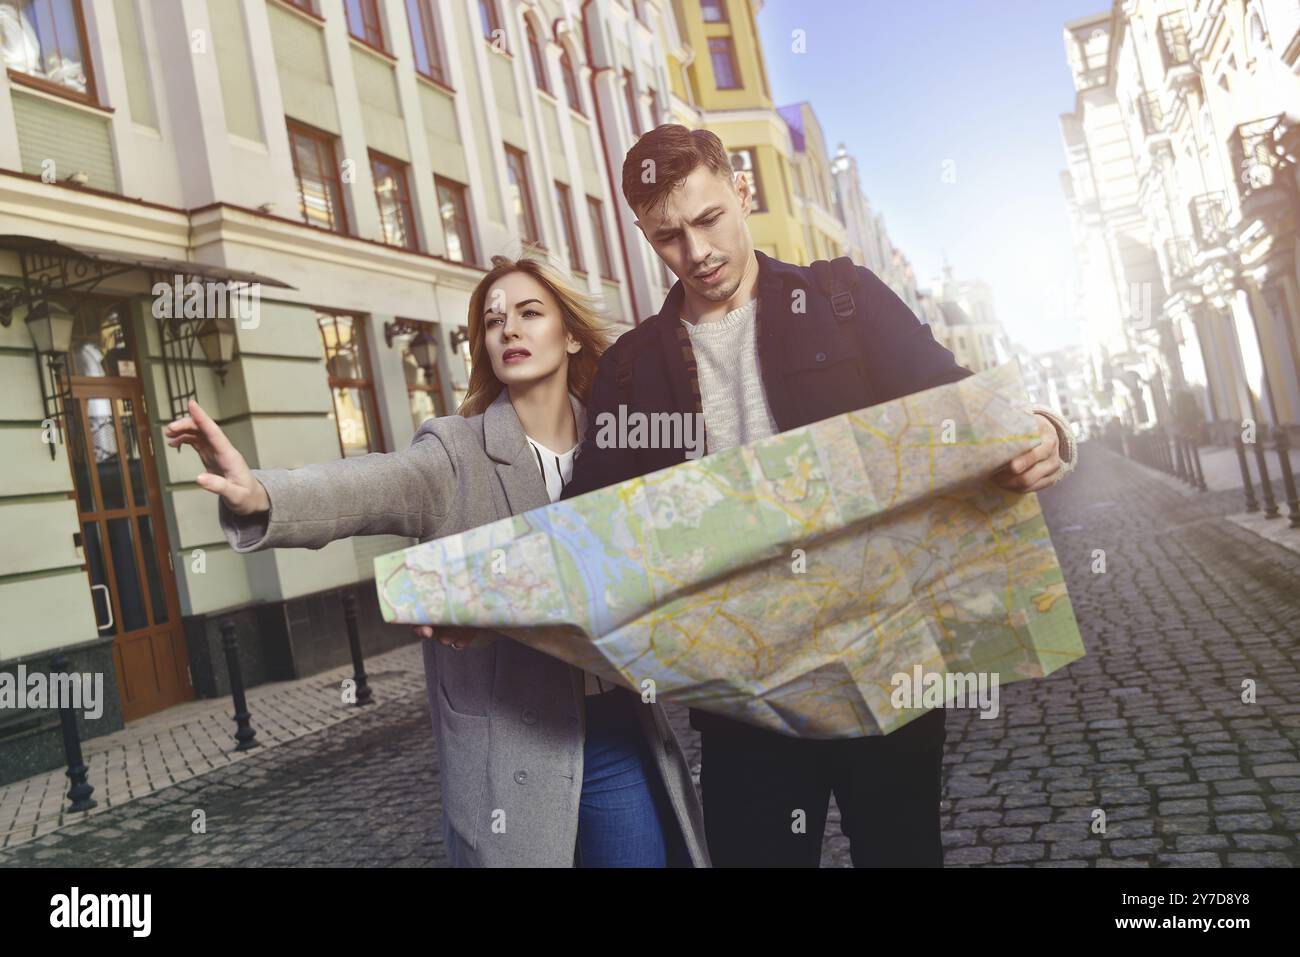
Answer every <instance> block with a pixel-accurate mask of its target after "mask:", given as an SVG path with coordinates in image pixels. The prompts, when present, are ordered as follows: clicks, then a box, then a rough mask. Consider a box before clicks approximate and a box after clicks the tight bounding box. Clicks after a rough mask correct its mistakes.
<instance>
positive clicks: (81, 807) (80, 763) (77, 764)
mask: <svg viewBox="0 0 1300 957" xmlns="http://www.w3.org/2000/svg"><path fill="white" fill-rule="evenodd" d="M71 667H72V662H71V661H69V660H68V656H67V655H65V654H59V655H55V657H54V660H53V661H51V662H50V668H51V671H50V678H51V679H53V678H54V676H55V675H56V674H67V673H68V672H69V671H70V670H71ZM50 686H51V687H55V684H54V682H53V680H51V682H50ZM59 725H60V726H61V728H62V730H63V754H64V756H65V757H66V758H67V759H68V780H70V781H71V782H72V786H71V787H70V788H68V800H69V801H71V802H72V806H71V807H69V808H68V810H69V811H89V810H90V809H91V808H92V807H94V806H95V805H96V804H98V803H99V802H98V801H94V800H92V799H91V797H90V796H91V795H92V794H94V793H95V787H94V785H92V784H90V782H88V781H87V780H86V774H87V770H88V769H87V768H86V762H85V761H84V760H83V759H82V757H81V736H80V735H79V734H77V716H76V715H74V714H73V713H72V707H71V705H69V704H68V703H67V702H64V703H63V704H61V705H60V706H59Z"/></svg>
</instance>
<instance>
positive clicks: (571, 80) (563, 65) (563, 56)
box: [560, 50, 582, 113]
mask: <svg viewBox="0 0 1300 957" xmlns="http://www.w3.org/2000/svg"><path fill="white" fill-rule="evenodd" d="M560 75H561V76H563V77H564V94H565V96H567V97H568V98H569V106H570V107H572V108H573V109H575V110H577V111H578V112H579V113H581V112H582V97H581V96H580V95H579V94H578V75H577V74H576V73H575V72H574V71H573V60H572V59H570V58H569V51H568V50H564V51H563V52H561V53H560Z"/></svg>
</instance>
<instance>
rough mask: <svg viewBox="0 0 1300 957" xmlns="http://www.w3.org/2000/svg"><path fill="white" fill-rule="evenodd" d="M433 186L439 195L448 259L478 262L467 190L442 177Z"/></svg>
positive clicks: (439, 208)
mask: <svg viewBox="0 0 1300 957" xmlns="http://www.w3.org/2000/svg"><path fill="white" fill-rule="evenodd" d="M433 184H434V188H435V189H436V190H437V193H438V215H439V216H440V217H441V218H442V234H443V236H444V237H445V240H446V243H447V258H448V259H454V260H455V261H456V262H458V263H476V262H478V259H477V258H476V257H475V254H474V233H473V230H472V229H471V228H470V221H469V200H468V199H467V198H466V188H465V187H464V186H462V185H461V184H460V183H455V182H452V181H451V180H449V179H443V178H442V177H440V176H435V177H434V178H433Z"/></svg>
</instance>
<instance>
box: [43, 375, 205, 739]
mask: <svg viewBox="0 0 1300 957" xmlns="http://www.w3.org/2000/svg"><path fill="white" fill-rule="evenodd" d="M71 386H72V399H71V401H70V402H69V403H68V408H67V413H68V414H67V433H68V447H69V455H68V459H69V462H70V464H71V467H72V474H73V484H74V486H75V489H74V495H75V496H76V499H77V511H78V513H79V516H80V526H81V532H80V536H81V546H82V549H83V554H84V555H85V557H86V570H87V573H88V575H89V577H90V590H91V600H92V602H93V603H94V607H95V616H96V624H97V627H98V629H99V634H100V635H103V636H108V635H111V636H112V637H113V662H114V665H115V666H116V670H117V682H118V691H119V692H120V694H121V701H122V718H123V720H125V721H131V720H133V719H135V718H139V717H142V716H144V715H147V714H151V713H152V712H154V711H160V710H162V709H163V708H167V707H170V706H171V705H173V704H177V703H179V702H181V701H188V700H190V699H192V698H193V697H194V689H193V687H192V686H191V683H190V677H189V656H188V655H187V654H186V650H185V638H184V632H183V629H182V627H181V615H180V602H179V599H178V597H177V594H176V577H175V574H174V572H173V571H172V564H171V548H170V546H169V545H168V541H167V525H166V521H165V519H164V516H163V509H162V492H161V489H160V488H159V483H158V472H157V468H156V466H155V463H154V456H153V447H152V440H151V437H150V429H149V420H148V410H147V409H146V406H145V402H144V397H143V395H142V393H141V389H140V383H139V381H138V380H137V379H135V378H126V377H121V378H119V377H107V376H104V377H100V376H95V377H90V376H76V375H74V376H72V378H71Z"/></svg>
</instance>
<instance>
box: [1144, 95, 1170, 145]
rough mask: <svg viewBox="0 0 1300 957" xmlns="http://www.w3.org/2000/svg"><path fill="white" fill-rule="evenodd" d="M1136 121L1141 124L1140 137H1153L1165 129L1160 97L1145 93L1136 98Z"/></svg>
mask: <svg viewBox="0 0 1300 957" xmlns="http://www.w3.org/2000/svg"><path fill="white" fill-rule="evenodd" d="M1137 108H1138V119H1139V120H1140V121H1141V122H1142V135H1143V136H1155V135H1156V134H1157V133H1160V132H1162V131H1163V130H1164V128H1165V114H1164V111H1163V110H1162V109H1160V97H1158V96H1157V95H1156V94H1154V93H1145V94H1143V95H1142V96H1139V97H1138V101H1137Z"/></svg>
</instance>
